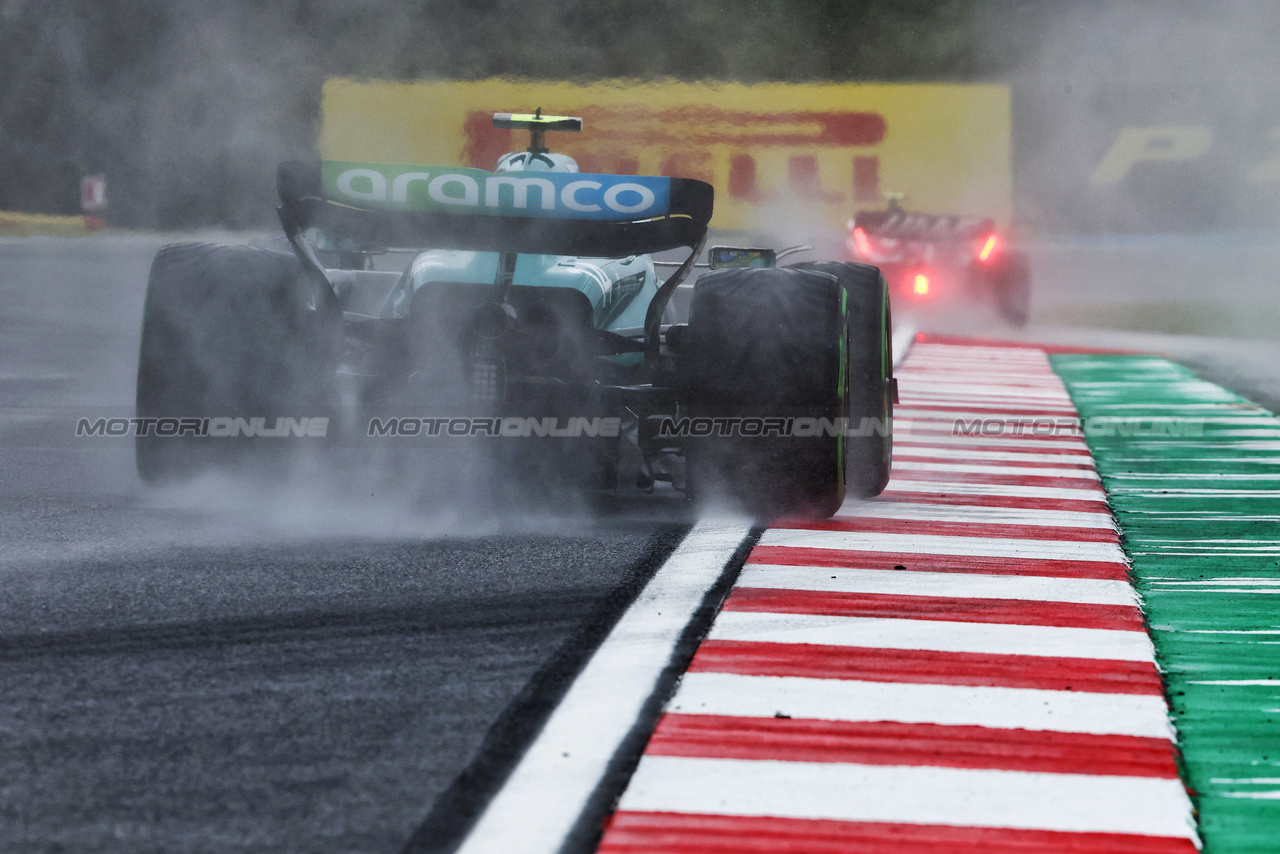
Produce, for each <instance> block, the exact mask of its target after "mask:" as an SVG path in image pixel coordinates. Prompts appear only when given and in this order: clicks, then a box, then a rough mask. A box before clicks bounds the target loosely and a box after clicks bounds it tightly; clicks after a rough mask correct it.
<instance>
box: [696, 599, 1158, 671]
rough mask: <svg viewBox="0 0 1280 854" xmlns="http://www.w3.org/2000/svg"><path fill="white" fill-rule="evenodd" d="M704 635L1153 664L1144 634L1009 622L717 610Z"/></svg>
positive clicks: (741, 638)
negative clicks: (969, 621)
mask: <svg viewBox="0 0 1280 854" xmlns="http://www.w3.org/2000/svg"><path fill="white" fill-rule="evenodd" d="M707 637H708V638H709V639H711V640H718V641H751V642H759V643H807V644H820V645H822V646H858V647H869V648H874V649H918V650H930V651H933V652H971V653H981V654H985V655H1038V656H1045V657H1049V658H1094V659H1098V660H1104V661H1155V648H1154V647H1153V646H1152V645H1151V639H1150V638H1148V637H1147V633H1146V632H1143V631H1123V630H1119V629H1074V628H1062V627H1060V626H1021V625H1016V624H1009V623H964V622H959V621H951V620H912V619H898V618H893V617H830V616H826V615H821V614H771V613H768V612H760V611H721V612H720V616H719V617H718V618H717V619H716V622H715V625H713V626H712V627H711V632H710V633H709V634H708V635H707Z"/></svg>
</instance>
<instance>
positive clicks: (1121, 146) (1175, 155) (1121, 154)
mask: <svg viewBox="0 0 1280 854" xmlns="http://www.w3.org/2000/svg"><path fill="white" fill-rule="evenodd" d="M1212 143H1213V130H1212V129H1211V128H1209V127H1205V126H1203V125H1171V126H1168V127H1127V128H1121V129H1120V133H1119V134H1118V135H1117V136H1116V141H1115V142H1113V143H1112V144H1111V148H1110V149H1108V150H1107V153H1106V154H1105V155H1103V157H1102V160H1101V161H1100V162H1099V163H1098V166H1097V168H1096V169H1094V170H1093V175H1092V176H1091V177H1090V178H1089V183H1090V184H1092V185H1093V186H1095V187H1110V186H1112V185H1115V184H1119V183H1120V182H1121V181H1122V180H1124V178H1125V176H1127V175H1128V174H1129V172H1131V171H1132V170H1133V167H1134V166H1137V165H1138V164H1139V163H1149V162H1163V163H1169V162H1174V161H1179V160H1195V159H1196V158H1198V157H1203V156H1204V155H1205V154H1206V153H1207V152H1208V151H1209V146H1210V145H1212Z"/></svg>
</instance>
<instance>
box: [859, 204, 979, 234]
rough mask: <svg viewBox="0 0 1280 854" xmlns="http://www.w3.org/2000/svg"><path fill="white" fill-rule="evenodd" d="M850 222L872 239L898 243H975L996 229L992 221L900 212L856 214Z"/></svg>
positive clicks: (864, 212)
mask: <svg viewBox="0 0 1280 854" xmlns="http://www.w3.org/2000/svg"><path fill="white" fill-rule="evenodd" d="M853 222H854V225H855V226H856V227H858V228H861V229H862V230H863V231H864V232H866V233H867V234H868V235H870V236H872V237H888V238H893V239H898V240H933V241H952V240H975V239H978V238H982V237H986V236H988V235H989V234H991V233H992V232H994V231H995V230H996V223H995V220H993V219H986V218H983V217H977V216H941V215H937V214H918V213H907V212H906V211H902V210H887V211H858V214H857V216H855V217H854V220H853Z"/></svg>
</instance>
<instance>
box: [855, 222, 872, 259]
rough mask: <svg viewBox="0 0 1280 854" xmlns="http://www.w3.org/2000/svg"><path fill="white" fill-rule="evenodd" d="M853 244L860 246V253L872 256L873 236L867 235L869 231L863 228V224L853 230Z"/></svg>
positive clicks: (868, 256)
mask: <svg viewBox="0 0 1280 854" xmlns="http://www.w3.org/2000/svg"><path fill="white" fill-rule="evenodd" d="M853 245H854V246H856V247H857V248H858V254H859V255H861V256H862V257H863V258H870V257H871V238H869V237H867V233H866V232H865V231H863V230H862V226H858V227H857V228H855V229H854V230H853Z"/></svg>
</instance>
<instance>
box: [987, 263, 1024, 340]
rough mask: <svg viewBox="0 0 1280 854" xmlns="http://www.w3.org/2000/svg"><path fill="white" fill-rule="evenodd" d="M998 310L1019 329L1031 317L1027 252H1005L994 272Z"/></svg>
mask: <svg viewBox="0 0 1280 854" xmlns="http://www.w3.org/2000/svg"><path fill="white" fill-rule="evenodd" d="M992 278H993V283H994V286H995V298H996V308H997V309H998V310H999V312H1000V315H1001V316H1002V317H1003V318H1004V319H1005V320H1007V321H1009V322H1010V323H1012V324H1013V325H1014V326H1017V327H1019V328H1021V327H1023V326H1026V325H1027V320H1028V318H1030V316H1031V262H1030V260H1029V259H1028V258H1027V254H1026V253H1025V252H1005V253H1003V254H1002V255H1001V256H1000V258H999V259H998V260H997V261H996V268H995V270H994V271H993V276H992Z"/></svg>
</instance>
